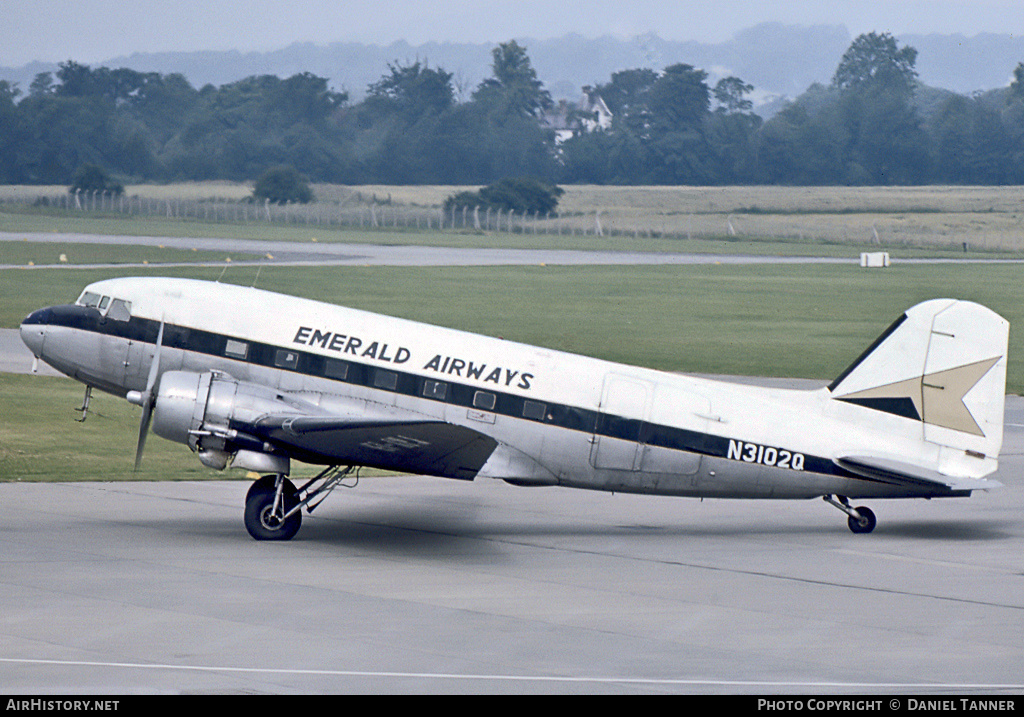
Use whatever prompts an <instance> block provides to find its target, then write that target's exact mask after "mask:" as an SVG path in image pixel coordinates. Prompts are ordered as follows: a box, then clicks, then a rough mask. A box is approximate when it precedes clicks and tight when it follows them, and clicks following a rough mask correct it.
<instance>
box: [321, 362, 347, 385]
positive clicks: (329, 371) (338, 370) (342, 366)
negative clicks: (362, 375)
mask: <svg viewBox="0 0 1024 717" xmlns="http://www.w3.org/2000/svg"><path fill="white" fill-rule="evenodd" d="M324 376H326V377H327V378H334V379H337V380H339V381H344V380H345V379H346V378H348V364H347V363H345V362H344V361H335V360H334V359H327V360H326V361H324Z"/></svg>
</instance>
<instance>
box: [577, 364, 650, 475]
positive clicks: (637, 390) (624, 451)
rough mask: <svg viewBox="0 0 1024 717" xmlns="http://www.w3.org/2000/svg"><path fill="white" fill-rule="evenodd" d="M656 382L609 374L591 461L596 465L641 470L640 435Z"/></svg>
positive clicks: (613, 468)
mask: <svg viewBox="0 0 1024 717" xmlns="http://www.w3.org/2000/svg"><path fill="white" fill-rule="evenodd" d="M653 391H654V384H653V383H651V382H650V381H644V380H642V379H637V378H632V377H630V376H619V375H616V374H608V375H607V376H605V379H604V389H603V391H602V394H601V409H600V413H599V414H598V418H597V428H596V430H595V433H594V437H593V441H592V445H591V449H590V462H591V465H593V466H594V468H605V469H612V470H626V471H637V470H640V465H641V463H642V462H643V456H644V451H643V446H642V445H641V444H640V438H641V436H642V431H643V427H644V423H645V422H646V420H647V416H648V413H649V411H650V407H651V396H652V394H653Z"/></svg>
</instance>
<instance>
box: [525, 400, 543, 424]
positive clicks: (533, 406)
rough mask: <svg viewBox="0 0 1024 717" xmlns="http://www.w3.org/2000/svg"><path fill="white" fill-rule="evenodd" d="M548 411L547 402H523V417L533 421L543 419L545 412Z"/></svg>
mask: <svg viewBox="0 0 1024 717" xmlns="http://www.w3.org/2000/svg"><path fill="white" fill-rule="evenodd" d="M547 411H548V407H547V405H546V404H543V403H538V402H537V401H524V402H523V418H529V419H530V420H531V421H543V420H544V414H546V413H547Z"/></svg>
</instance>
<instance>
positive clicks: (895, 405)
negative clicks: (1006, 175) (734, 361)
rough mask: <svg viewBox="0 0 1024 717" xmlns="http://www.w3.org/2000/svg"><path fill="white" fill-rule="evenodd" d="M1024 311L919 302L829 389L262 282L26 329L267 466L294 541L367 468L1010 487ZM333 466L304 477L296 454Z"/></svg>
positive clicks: (665, 480)
mask: <svg viewBox="0 0 1024 717" xmlns="http://www.w3.org/2000/svg"><path fill="white" fill-rule="evenodd" d="M1008 333H1009V324H1008V322H1007V321H1005V320H1004V319H1003V318H1001V317H1000V316H998V315H997V314H995V313H993V312H992V311H991V310H989V309H987V308H985V307H983V306H980V305H978V304H974V303H970V302H964V301H957V300H953V299H936V300H932V301H926V302H924V303H922V304H918V305H917V306H915V307H913V308H912V309H910V310H908V311H907V312H906V313H905V314H904V315H903V316H901V317H900V318H899V319H898V320H897V321H896V322H895V323H894V324H893V325H892V326H890V327H889V329H888V330H886V331H885V333H883V334H882V336H881V337H880V338H879V339H878V340H877V341H876V342H875V343H874V344H873V345H872V346H871V347H870V348H869V349H868V350H867V351H865V352H864V354H863V355H861V356H860V357H859V358H858V359H857V360H856V361H855V362H854V363H853V365H851V366H850V367H849V368H848V369H847V370H846V371H844V372H843V373H842V374H841V375H840V376H839V377H838V378H837V379H836V380H835V381H833V382H832V384H831V385H829V386H828V387H827V388H822V389H818V390H810V391H804V390H781V389H771V388H760V387H751V386H743V385H738V384H733V383H725V382H720V381H714V380H707V379H701V378H694V377H690V376H685V375H677V374H672V373H665V372H662V371H655V370H651V369H645V368H638V367H633V366H626V365H622V364H616V363H611V362H608V361H602V360H598V359H593V358H587V357H584V356H578V355H573V354H568V353H562V352H558V351H553V350H550V349H544V348H537V347H533V346H527V345H523V344H518V343H514V342H511V341H505V340H502V339H499V338H490V337H486V336H479V335H475V334H470V333H465V332H462V331H455V330H452V329H446V328H439V327H436V326H429V325H426V324H420V323H416V322H413V321H407V320H403V319H397V318H392V317H388V316H380V315H377V314H372V313H368V312H365V311H357V310H354V309H348V308H343V307H340V306H333V305H329V304H324V303H319V302H316V301H310V300H307V299H300V298H295V297H292V296H285V295H281V294H276V293H271V292H267V291H262V290H258V289H254V288H246V287H240V286H231V285H227V284H219V283H211V282H203V281H191V280H184V279H168V278H124V279H110V280H105V281H99V282H96V283H94V284H91V285H89V286H88V287H86V288H85V290H84V291H83V292H82V295H81V296H80V297H79V298H78V300H77V302H75V303H74V304H73V305H67V306H52V307H49V308H45V309H40V310H39V311H36V312H34V313H33V314H31V315H30V316H29V317H27V318H26V319H25V321H24V323H22V325H21V335H22V339H23V340H24V342H25V343H26V344H27V345H28V347H29V348H30V349H31V350H32V352H33V354H35V356H36V357H37V358H41V359H42V360H44V361H46V362H47V363H49V364H50V365H52V366H53V367H54V368H56V369H58V370H60V371H62V372H64V373H65V374H67V375H68V376H71V377H72V378H75V379H77V380H79V381H81V382H83V383H84V384H86V397H85V403H84V405H83V419H84V417H85V412H86V411H87V410H88V401H89V396H90V392H91V390H92V388H93V387H95V388H99V389H101V390H104V391H107V392H110V393H113V394H116V395H118V396H124V397H126V398H127V399H128V400H129V401H131V402H132V403H134V404H137V405H139V406H141V407H142V409H143V410H142V421H141V426H140V431H139V440H138V448H137V451H136V468H138V465H139V461H140V459H141V457H142V452H143V446H144V442H145V439H146V435H147V432H148V431H149V428H150V423H152V428H153V431H154V432H155V433H156V434H157V435H159V436H162V437H163V438H166V439H169V440H172V441H177V442H179V443H184V444H186V445H188V447H189V448H191V449H192V451H194V452H195V453H196V454H197V455H198V457H199V459H200V460H201V461H202V462H203V463H204V464H205V465H207V466H211V467H214V468H218V469H223V468H225V467H228V466H231V467H234V468H243V469H246V470H250V471H257V472H260V473H265V474H266V475H265V476H264V477H263V478H261V479H259V480H257V481H255V482H254V484H253V485H252V487H251V488H250V490H249V492H248V495H247V497H246V502H245V525H246V528H247V529H248V531H249V533H250V534H251V535H252V536H253V537H254V538H256V539H257V540H275V539H277V540H287V539H290V538H291V537H293V536H294V535H295V533H296V531H297V530H298V529H299V526H300V523H301V520H302V510H303V509H306V511H307V512H312V510H313V509H314V508H315V507H316V506H318V505H319V504H320V502H321V501H322V500H323V499H324V498H325V497H326V496H327V494H328V493H330V491H331V490H333V489H334V488H335V487H336V486H337V485H338V484H339V483H340V481H341V480H342V479H344V477H345V476H346V475H348V474H349V473H350V471H352V470H353V469H354V468H355V467H358V466H373V467H377V468H385V469H390V470H395V471H403V472H412V473H418V474H424V475H434V476H445V477H448V478H457V479H463V480H472V479H474V478H478V477H487V478H499V479H503V480H505V481H508V482H509V483H512V484H515V485H520V486H567V487H572V488H588V489H594V490H604V491H622V492H632V493H651V494H660V495H675V496H691V497H714V498H789V499H809V498H816V497H823V498H824V499H825V500H826V501H828V502H829V503H831V504H832V505H834V506H835V507H837V508H839V509H840V510H842V511H843V512H845V513H846V514H847V515H848V516H849V519H848V524H849V527H850V529H851V530H852V531H853V532H855V533H867V532H870V531H871V530H872V529H873V528H874V527H875V516H874V514H873V513H872V511H871V510H870V509H868V508H865V507H852V506H851V505H850V502H849V499H850V498H857V499H863V498H936V497H948V496H967V495H970V493H971V492H972V491H974V490H985V489H989V488H994V487H997V486H999V483H997V482H995V481H992V480H986V479H985V476H987V475H989V474H991V473H992V472H993V471H995V470H996V468H997V458H998V455H999V450H1000V446H1001V444H1002V437H1003V436H1002V433H1003V402H1004V392H1005V382H1006V354H1007V339H1008ZM293 459H294V460H296V461H300V462H304V463H309V464H314V465H318V466H324V467H325V468H324V470H323V471H322V472H321V473H319V474H318V475H317V476H316V477H314V478H313V479H311V480H309V481H308V482H306V483H305V484H304V485H302V486H301V487H299V488H297V487H296V486H295V485H294V484H293V483H292V482H291V481H290V480H289V479H288V476H289V474H290V473H291V461H292V460H293Z"/></svg>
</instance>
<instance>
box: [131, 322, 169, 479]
mask: <svg viewBox="0 0 1024 717" xmlns="http://www.w3.org/2000/svg"><path fill="white" fill-rule="evenodd" d="M163 345H164V322H163V319H161V320H160V330H159V331H157V334H156V348H155V349H154V351H153V363H151V364H150V365H149V376H148V377H147V378H146V390H145V392H144V393H143V394H142V395H141V396H137V397H136V396H130V397H129V399H128V400H130V401H132V403H135V401H134V400H132V399H133V398H139V399H141V401H140V402H139V405H141V406H142V420H141V421H139V442H138V445H137V446H136V447H135V472H136V473H137V472H138V471H139V466H141V465H142V451H143V449H144V448H145V447H146V436H147V435H148V434H149V423H150V421H151V420H152V419H153V405H154V404H155V403H156V393H155V389H156V381H157V379H158V378H159V377H160V349H161V348H163Z"/></svg>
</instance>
